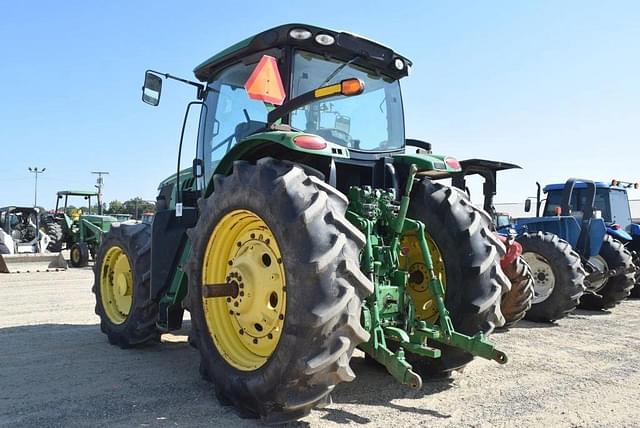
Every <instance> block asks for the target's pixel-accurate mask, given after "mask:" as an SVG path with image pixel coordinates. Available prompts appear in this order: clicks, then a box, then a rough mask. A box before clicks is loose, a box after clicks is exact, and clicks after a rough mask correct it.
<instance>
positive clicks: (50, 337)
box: [0, 268, 640, 427]
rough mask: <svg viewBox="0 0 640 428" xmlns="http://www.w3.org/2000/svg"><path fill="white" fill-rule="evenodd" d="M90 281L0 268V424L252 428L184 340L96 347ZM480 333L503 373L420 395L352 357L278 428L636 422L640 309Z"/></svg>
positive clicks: (495, 370)
mask: <svg viewBox="0 0 640 428" xmlns="http://www.w3.org/2000/svg"><path fill="white" fill-rule="evenodd" d="M92 280H93V279H92V272H91V270H90V268H86V269H70V270H68V271H66V272H49V273H30V274H10V275H1V274H0V302H2V308H1V309H0V426H65V427H67V426H106V425H109V426H189V427H191V426H225V427H227V426H233V427H243V426H256V423H255V422H253V421H247V420H243V419H239V418H238V417H237V416H236V415H235V414H234V413H233V411H232V410H231V409H230V408H228V407H222V406H221V405H219V404H218V402H217V401H216V399H215V397H214V393H213V391H212V388H211V386H210V384H208V383H206V382H204V381H202V380H201V379H200V377H199V375H198V355H197V351H196V350H194V349H192V348H191V347H190V346H188V345H187V344H186V343H185V341H186V337H185V336H183V335H184V334H186V333H185V332H183V333H182V335H181V334H180V333H179V334H177V335H170V336H165V337H164V341H163V343H162V344H161V345H157V346H149V347H145V348H143V349H135V350H121V349H119V348H116V347H113V346H110V345H109V344H108V343H107V341H106V338H105V337H104V335H103V334H102V333H101V332H100V329H99V326H98V325H97V323H98V318H97V317H96V316H95V315H94V312H93V308H94V300H93V295H92V293H91V284H92ZM492 338H493V340H494V341H495V342H497V343H499V344H500V346H501V347H502V349H503V350H504V351H506V352H507V354H508V355H509V357H510V362H509V363H508V364H507V365H505V366H498V365H497V364H495V363H492V362H488V361H480V360H476V361H474V362H473V363H471V364H470V365H469V366H468V367H467V369H466V370H465V371H464V373H463V374H455V375H454V377H453V378H452V379H448V380H435V381H425V385H424V387H423V388H422V390H420V391H413V390H410V389H408V388H406V387H403V386H401V385H399V384H397V383H396V382H395V381H394V380H393V378H392V377H391V376H389V375H387V374H386V373H385V371H384V370H383V369H380V368H378V367H376V366H372V365H370V364H367V363H365V362H364V360H363V359H362V358H354V360H353V362H352V366H353V367H354V369H355V372H356V374H357V378H356V380H355V381H354V382H352V383H350V384H342V385H340V386H338V387H337V388H336V391H335V392H334V393H333V394H332V397H333V404H332V405H330V406H329V407H327V408H325V409H321V410H315V411H313V412H312V413H311V415H309V416H308V417H307V418H305V419H303V420H302V421H300V422H298V423H295V424H291V426H314V427H316V426H335V425H343V424H348V425H365V424H368V425H370V426H386V427H404V426H409V425H418V426H436V427H439V426H451V427H459V426H518V427H522V426H534V427H542V426H547V427H562V426H594V427H595V426H597V427H601V426H611V427H622V426H640V406H639V403H640V301H638V300H635V301H627V302H624V303H623V304H622V305H621V306H619V307H618V308H616V309H615V310H613V311H612V312H611V313H605V312H602V313H596V312H584V311H579V312H578V313H577V314H575V315H573V316H571V317H570V318H568V319H565V320H561V321H560V322H558V323H557V324H555V325H550V324H549V325H540V324H533V323H529V322H522V323H521V324H519V325H518V326H517V327H515V328H513V329H511V330H510V331H508V332H506V333H499V334H495V335H493V336H492Z"/></svg>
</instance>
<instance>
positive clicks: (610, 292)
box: [453, 159, 640, 325]
mask: <svg viewBox="0 0 640 428" xmlns="http://www.w3.org/2000/svg"><path fill="white" fill-rule="evenodd" d="M461 165H462V171H461V172H459V173H454V174H453V185H454V186H457V187H459V188H461V189H465V190H466V191H467V192H468V188H467V186H466V177H468V176H469V175H473V174H477V175H480V176H481V177H482V178H483V179H484V186H483V189H484V207H483V208H484V209H485V210H486V211H487V212H489V213H491V214H492V219H493V225H494V227H495V230H496V232H497V233H498V234H500V236H501V237H502V239H503V242H505V243H506V245H507V247H508V249H509V251H507V254H509V252H511V253H512V254H513V256H515V255H516V254H518V255H521V258H522V260H521V261H519V262H518V265H517V268H516V265H512V266H511V267H507V266H508V265H507V263H506V260H503V263H502V264H503V268H504V270H505V273H507V275H508V276H510V277H511V276H512V274H510V273H509V272H515V271H517V272H524V274H523V275H520V276H519V277H520V278H523V277H526V278H530V280H529V281H526V282H527V283H530V284H531V285H532V288H531V291H532V292H531V291H526V287H524V286H523V287H514V288H512V290H511V291H510V293H508V294H507V296H506V297H507V301H509V302H511V301H513V299H519V301H524V299H525V297H526V296H528V295H530V294H532V297H531V307H530V308H529V309H528V310H527V311H526V312H525V313H524V317H525V318H527V319H529V320H532V321H555V320H559V319H561V318H564V317H565V316H567V314H570V313H571V312H572V311H574V310H575V309H576V307H580V308H584V309H590V310H605V309H612V308H613V307H615V306H616V305H617V304H618V303H620V302H621V301H623V300H624V299H626V298H627V297H628V296H629V295H632V296H634V297H640V286H639V285H637V283H638V280H639V279H640V269H638V267H639V266H640V255H639V254H640V253H639V251H640V225H639V224H637V223H635V222H634V220H633V218H632V215H631V209H630V204H629V196H628V193H627V190H628V189H630V188H633V189H637V188H638V184H637V183H631V182H624V181H619V180H612V181H611V182H593V181H591V180H584V179H575V178H571V179H569V180H567V181H566V182H565V183H559V184H549V185H546V186H545V187H544V188H542V187H541V185H540V184H539V183H536V185H537V195H536V199H535V211H536V213H535V217H533V216H528V217H523V218H515V219H514V218H512V217H511V216H509V215H508V214H504V213H499V212H497V211H496V209H495V207H494V205H493V197H494V196H495V195H496V183H497V180H496V179H497V172H498V171H502V170H507V169H513V168H519V167H518V166H517V165H514V164H508V163H504V162H493V161H487V160H478V159H471V160H467V161H462V162H461ZM531 208H532V199H529V198H528V199H527V200H526V201H525V211H526V212H530V211H531ZM508 258H509V257H508V256H507V258H506V259H508ZM521 284H524V283H521ZM513 285H514V286H515V285H516V284H513ZM505 305H506V303H505V302H503V309H506V307H505ZM516 307H517V305H516ZM503 312H505V316H506V318H507V325H508V324H509V323H511V322H514V321H517V319H518V316H511V313H514V312H513V311H509V310H503ZM518 315H520V314H518Z"/></svg>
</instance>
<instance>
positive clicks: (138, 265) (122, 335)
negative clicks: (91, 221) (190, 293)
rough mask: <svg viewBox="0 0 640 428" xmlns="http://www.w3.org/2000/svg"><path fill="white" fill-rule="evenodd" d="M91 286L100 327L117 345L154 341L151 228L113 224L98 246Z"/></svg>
mask: <svg viewBox="0 0 640 428" xmlns="http://www.w3.org/2000/svg"><path fill="white" fill-rule="evenodd" d="M93 272H94V276H95V281H94V285H93V288H92V291H93V293H94V294H95V297H96V307H95V311H96V314H97V315H98V316H99V317H100V329H101V330H102V332H103V333H104V334H106V335H107V337H108V339H109V343H111V344H113V345H118V346H120V347H121V348H129V347H132V346H136V345H142V344H144V343H147V342H150V341H157V340H158V339H159V337H160V333H159V331H158V329H157V328H156V320H157V318H158V304H157V303H156V302H154V301H152V300H151V299H150V297H149V296H150V286H151V283H150V279H151V228H150V227H149V225H147V224H143V223H141V224H114V225H113V226H112V227H111V230H110V231H109V233H107V234H106V235H105V236H104V239H103V240H102V244H101V245H100V247H99V248H98V254H97V257H96V262H95V265H94V267H93Z"/></svg>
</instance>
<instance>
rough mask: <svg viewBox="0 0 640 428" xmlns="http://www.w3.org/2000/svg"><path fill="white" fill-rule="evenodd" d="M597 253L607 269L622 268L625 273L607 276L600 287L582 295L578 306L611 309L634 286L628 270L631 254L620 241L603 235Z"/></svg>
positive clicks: (631, 260)
mask: <svg viewBox="0 0 640 428" xmlns="http://www.w3.org/2000/svg"><path fill="white" fill-rule="evenodd" d="M599 255H600V257H601V258H602V259H603V260H604V261H605V262H606V264H607V266H608V268H609V269H624V270H625V271H626V273H622V274H620V275H617V276H614V277H611V278H609V279H608V280H607V282H606V283H605V284H604V285H603V286H602V288H600V289H598V290H594V293H586V294H585V295H584V296H582V299H581V301H580V307H581V308H584V309H590V310H601V309H611V308H613V307H615V306H616V305H617V304H618V303H620V302H622V301H623V300H624V299H626V298H627V297H628V296H629V294H630V292H631V289H632V288H633V286H634V281H635V277H634V272H631V271H630V270H631V268H632V267H633V256H632V255H631V253H630V252H629V251H628V250H627V249H626V248H625V247H624V244H622V242H620V241H618V240H617V239H614V238H613V237H611V236H610V235H605V237H604V240H603V241H602V247H601V248H600V254H599Z"/></svg>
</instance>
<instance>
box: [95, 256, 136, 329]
mask: <svg viewBox="0 0 640 428" xmlns="http://www.w3.org/2000/svg"><path fill="white" fill-rule="evenodd" d="M132 291H133V275H132V273H131V264H130V263H129V258H128V257H127V255H126V253H125V252H124V250H123V249H122V248H120V247H119V246H113V247H111V248H109V249H108V250H107V252H106V254H105V256H104V259H103V262H102V271H101V272H100V298H101V300H102V307H103V308H104V312H105V314H106V315H107V318H109V321H111V322H112V323H113V324H122V323H123V322H124V321H125V320H126V319H127V317H128V316H129V312H130V311H131V305H132V302H133V296H132V294H133V293H132Z"/></svg>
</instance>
